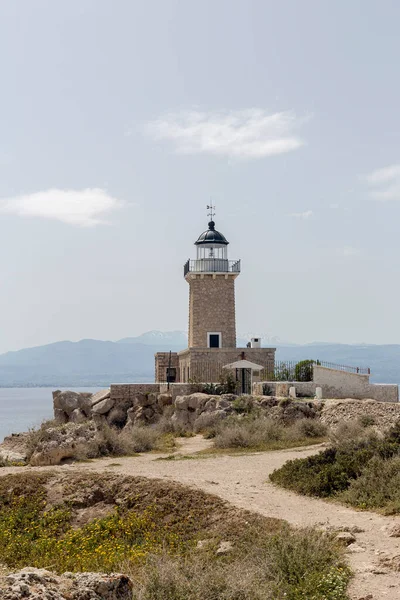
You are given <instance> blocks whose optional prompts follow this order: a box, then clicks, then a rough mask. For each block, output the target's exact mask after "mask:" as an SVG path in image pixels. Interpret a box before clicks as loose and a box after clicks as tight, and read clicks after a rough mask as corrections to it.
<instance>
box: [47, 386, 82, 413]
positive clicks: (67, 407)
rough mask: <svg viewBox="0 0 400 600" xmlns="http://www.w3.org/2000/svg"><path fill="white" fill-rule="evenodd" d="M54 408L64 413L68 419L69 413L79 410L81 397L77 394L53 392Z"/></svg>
mask: <svg viewBox="0 0 400 600" xmlns="http://www.w3.org/2000/svg"><path fill="white" fill-rule="evenodd" d="M53 404H54V408H58V409H59V410H62V411H64V412H65V413H66V414H67V415H68V417H69V416H70V415H71V413H72V412H73V411H74V410H76V409H77V408H80V404H81V395H80V394H79V393H78V392H71V391H66V392H59V393H58V391H57V392H54V393H53Z"/></svg>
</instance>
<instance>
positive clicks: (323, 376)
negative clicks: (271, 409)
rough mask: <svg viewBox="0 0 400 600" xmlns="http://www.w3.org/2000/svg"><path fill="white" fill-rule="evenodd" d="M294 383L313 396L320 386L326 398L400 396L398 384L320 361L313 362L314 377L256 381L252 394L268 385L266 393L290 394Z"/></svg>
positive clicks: (382, 399) (391, 398) (383, 398)
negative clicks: (330, 366)
mask: <svg viewBox="0 0 400 600" xmlns="http://www.w3.org/2000/svg"><path fill="white" fill-rule="evenodd" d="M264 386H265V387H264ZM291 387H294V388H295V389H296V394H297V395H298V396H299V397H301V396H303V397H304V396H307V397H312V396H314V395H315V392H316V389H317V387H320V388H321V389H322V397H323V398H337V399H350V398H353V399H356V400H365V399H371V400H378V401H380V402H398V400H399V389H398V386H397V385H395V384H384V383H370V382H369V375H362V374H359V373H348V372H347V371H339V370H336V369H329V368H327V367H321V366H317V365H314V381H304V382H303V381H260V382H256V383H254V384H253V394H256V395H261V394H263V390H264V389H268V394H267V395H273V396H279V397H287V396H288V395H289V388H291Z"/></svg>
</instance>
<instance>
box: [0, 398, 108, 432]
mask: <svg viewBox="0 0 400 600" xmlns="http://www.w3.org/2000/svg"><path fill="white" fill-rule="evenodd" d="M59 389H69V390H73V391H76V392H92V393H93V394H94V393H95V392H98V391H99V390H100V389H103V388H100V387H96V388H88V387H87V388H59ZM52 390H53V388H49V387H45V388H40V387H35V388H0V442H2V441H3V438H4V437H5V436H6V435H10V434H11V433H20V432H21V431H28V429H29V428H31V427H37V426H38V425H40V424H41V423H42V421H44V420H45V419H51V418H53V397H52V394H51V393H52Z"/></svg>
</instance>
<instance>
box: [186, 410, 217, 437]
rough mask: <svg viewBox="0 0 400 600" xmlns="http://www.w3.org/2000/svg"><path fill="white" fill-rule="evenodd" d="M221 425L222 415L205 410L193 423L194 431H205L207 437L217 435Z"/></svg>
mask: <svg viewBox="0 0 400 600" xmlns="http://www.w3.org/2000/svg"><path fill="white" fill-rule="evenodd" d="M220 425H221V417H220V415H219V414H216V413H214V412H209V413H208V412H204V413H202V414H201V415H200V416H198V417H197V419H196V420H195V422H194V423H193V431H194V433H200V432H201V433H203V434H204V436H205V437H206V438H207V439H210V438H213V437H215V436H216V435H217V432H218V430H219V427H220Z"/></svg>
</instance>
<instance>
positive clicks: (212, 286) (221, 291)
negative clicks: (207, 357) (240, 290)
mask: <svg viewBox="0 0 400 600" xmlns="http://www.w3.org/2000/svg"><path fill="white" fill-rule="evenodd" d="M235 277H236V275H235V274H233V273H226V274H223V275H222V274H214V275H207V274H201V275H193V274H191V275H190V278H189V277H188V278H187V281H188V283H189V348H196V347H197V348H199V347H200V348H207V346H208V340H207V333H208V332H216V333H218V332H220V333H221V347H222V348H235V347H236V318H235Z"/></svg>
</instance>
